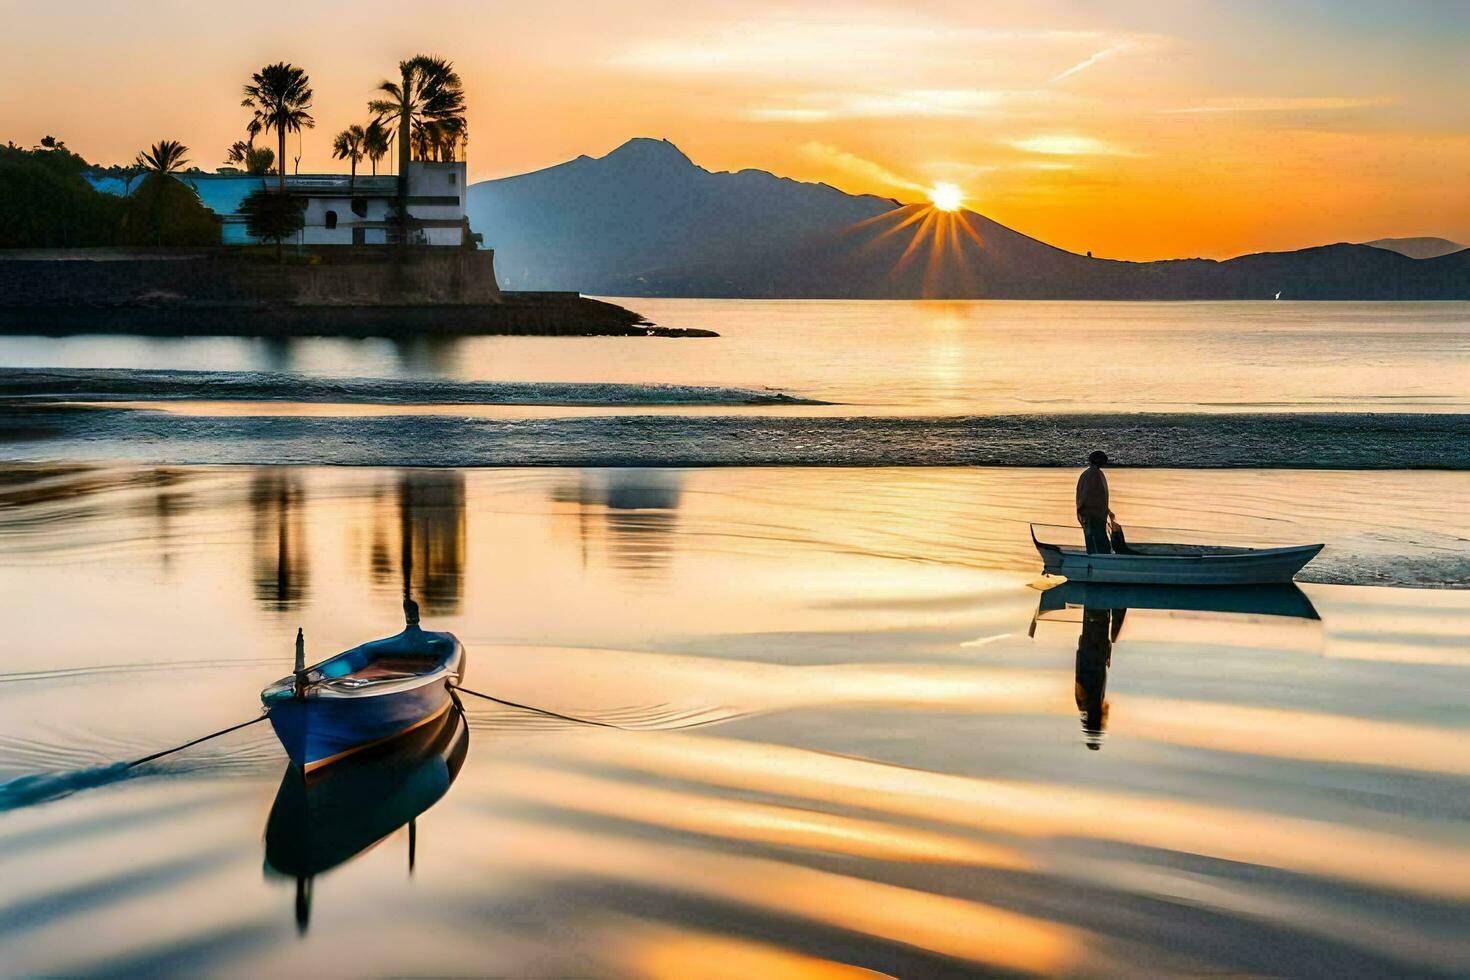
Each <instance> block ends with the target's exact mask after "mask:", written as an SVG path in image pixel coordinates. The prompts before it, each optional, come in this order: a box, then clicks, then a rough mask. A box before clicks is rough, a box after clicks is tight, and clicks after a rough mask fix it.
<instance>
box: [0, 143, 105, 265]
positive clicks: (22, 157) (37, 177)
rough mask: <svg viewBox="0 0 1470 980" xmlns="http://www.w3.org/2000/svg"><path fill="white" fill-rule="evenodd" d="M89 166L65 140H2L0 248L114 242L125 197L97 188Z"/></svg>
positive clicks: (73, 245) (62, 246)
mask: <svg viewBox="0 0 1470 980" xmlns="http://www.w3.org/2000/svg"><path fill="white" fill-rule="evenodd" d="M56 142H57V143H58V144H60V142H61V141H60V140H57V141H56ZM89 169H90V168H89V166H88V164H87V161H85V160H83V159H82V158H81V157H79V156H77V155H76V154H75V153H72V152H71V151H70V150H67V149H65V148H64V147H62V146H58V147H57V148H55V149H39V148H38V149H34V150H27V149H23V148H21V147H18V146H15V145H13V144H12V145H7V146H0V248H77V247H83V246H97V245H111V244H113V243H114V241H115V240H116V236H117V228H118V222H119V221H121V220H122V214H123V208H124V206H125V205H124V201H123V199H122V198H121V197H119V196H118V195H116V194H105V193H101V192H99V191H98V190H97V189H96V188H95V187H94V186H93V185H92V183H91V182H90V181H88V180H87V178H86V176H85V173H86V172H87V171H88V170H89Z"/></svg>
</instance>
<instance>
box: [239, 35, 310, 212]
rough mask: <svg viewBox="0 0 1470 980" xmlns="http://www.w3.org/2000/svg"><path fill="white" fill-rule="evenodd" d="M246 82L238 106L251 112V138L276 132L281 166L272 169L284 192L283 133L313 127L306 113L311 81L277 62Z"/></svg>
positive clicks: (308, 106)
mask: <svg viewBox="0 0 1470 980" xmlns="http://www.w3.org/2000/svg"><path fill="white" fill-rule="evenodd" d="M250 80H251V84H249V85H246V86H245V99H244V101H243V102H241V103H240V104H241V105H242V106H244V107H245V108H247V109H251V110H253V111H254V112H255V117H254V118H253V119H252V120H251V122H250V126H251V135H252V137H253V136H254V134H255V133H256V132H269V131H270V130H272V129H274V130H275V131H276V138H277V140H278V144H279V147H280V149H279V151H278V152H277V153H276V159H277V160H280V161H281V162H282V164H283V165H282V166H280V167H277V168H276V170H277V172H278V173H279V174H280V190H281V191H282V192H284V191H285V190H286V168H285V166H284V163H285V160H286V134H287V133H299V132H301V130H302V129H303V128H304V129H311V128H312V127H313V126H315V125H316V120H315V119H313V118H312V116H311V113H310V112H309V111H308V110H310V109H311V97H312V91H311V79H310V78H309V77H308V76H307V74H306V70H305V69H304V68H297V67H296V66H295V65H290V64H287V63H286V62H284V61H280V62H277V63H276V64H274V65H266V66H265V67H264V68H262V69H261V70H260V71H258V72H256V73H255V74H253V75H251V76H250Z"/></svg>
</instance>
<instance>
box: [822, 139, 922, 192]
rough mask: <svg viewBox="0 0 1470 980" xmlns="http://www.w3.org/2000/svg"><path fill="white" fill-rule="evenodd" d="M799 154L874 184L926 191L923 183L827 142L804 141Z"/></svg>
mask: <svg viewBox="0 0 1470 980" xmlns="http://www.w3.org/2000/svg"><path fill="white" fill-rule="evenodd" d="M801 155H802V156H804V157H806V158H807V159H808V160H811V161H813V162H814V163H820V164H824V165H826V166H828V167H832V168H834V169H836V170H841V171H843V172H844V173H847V174H850V175H852V176H854V177H858V178H861V179H863V180H867V181H871V182H873V183H876V184H882V185H885V186H887V187H893V188H898V189H901V190H906V191H919V192H921V193H922V192H924V191H926V188H925V186H924V185H923V184H921V183H919V182H917V181H914V180H910V179H909V178H907V177H905V176H903V175H902V174H897V173H894V172H893V171H892V170H889V169H888V168H887V167H885V166H883V165H882V164H881V163H875V162H873V161H872V160H867V159H864V158H863V157H860V156H858V155H857V154H855V153H849V152H847V151H846V150H841V149H838V148H837V147H835V146H831V145H829V144H827V143H816V142H812V143H805V144H803V145H802V147H801Z"/></svg>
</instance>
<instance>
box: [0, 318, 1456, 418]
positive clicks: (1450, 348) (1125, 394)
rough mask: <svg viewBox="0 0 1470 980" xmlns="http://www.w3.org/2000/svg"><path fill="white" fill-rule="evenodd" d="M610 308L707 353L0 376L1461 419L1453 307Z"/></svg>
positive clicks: (601, 345)
mask: <svg viewBox="0 0 1470 980" xmlns="http://www.w3.org/2000/svg"><path fill="white" fill-rule="evenodd" d="M627 303H628V305H629V306H630V307H632V308H634V309H637V310H638V311H639V312H641V313H643V314H644V315H645V316H648V317H650V318H651V319H653V320H655V321H656V322H658V323H660V324H663V325H665V326H676V327H708V328H713V329H715V330H717V331H719V332H720V333H721V335H722V336H721V337H719V338H717V339H711V340H697V341H682V340H680V341H650V342H647V343H639V342H628V341H627V340H624V339H618V338H609V339H571V338H531V337H482V338H468V339H437V340H420V341H412V342H402V343H394V342H389V341H375V340H327V339H309V340H297V341H270V340H249V339H243V338H217V337H210V338H192V339H177V338H136V337H133V338H129V337H70V338H40V337H5V338H0V365H5V366H10V367H22V366H30V367H107V368H187V369H207V370H263V371H288V372H301V373H305V374H316V375H332V376H357V377H403V376H411V377H434V378H454V379H462V380H490V381H577V382H594V383H596V382H623V383H637V384H693V385H731V386H739V387H752V388H758V387H771V388H776V389H780V390H782V391H785V392H787V393H789V394H792V395H796V396H802V397H807V398H815V399H821V400H823V401H832V402H841V403H843V404H844V405H846V406H849V408H848V409H847V411H850V412H851V413H852V414H862V415H886V414H910V415H914V414H917V415H933V414H989V413H1029V412H1039V413H1045V412H1072V411H1081V410H1086V411H1125V412H1126V411H1162V412H1198V411H1212V412H1213V411H1288V410H1290V411H1407V412H1465V411H1470V384H1467V382H1466V378H1467V377H1470V304H1467V303H1080V302H1077V303H1047V302H1002V301H994V302H875V301H854V302H830V301H764V302H760V301H732V300H717V301H709V300H666V299H638V300H629V301H627Z"/></svg>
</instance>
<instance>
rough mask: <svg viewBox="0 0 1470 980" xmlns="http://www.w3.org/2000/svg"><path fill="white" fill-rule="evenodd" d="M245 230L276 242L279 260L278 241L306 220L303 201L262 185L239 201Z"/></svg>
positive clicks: (262, 239) (284, 238) (299, 227)
mask: <svg viewBox="0 0 1470 980" xmlns="http://www.w3.org/2000/svg"><path fill="white" fill-rule="evenodd" d="M240 213H241V214H243V215H244V216H245V230H246V231H248V232H249V233H250V235H251V236H252V237H254V238H258V239H260V240H261V241H265V242H275V243H276V261H278V262H279V261H282V258H283V256H282V251H281V243H283V242H284V241H285V240H286V239H288V238H290V237H291V236H292V235H294V234H296V233H297V232H298V231H300V230H301V229H302V227H303V226H304V225H305V224H306V214H305V207H304V206H303V202H302V201H300V200H299V199H297V198H294V197H291V196H290V195H288V194H285V193H283V192H281V191H275V192H271V191H268V190H266V189H265V188H264V187H262V188H261V189H260V190H258V191H255V192H253V193H252V194H251V195H250V196H249V197H247V198H245V200H244V201H242V202H241V204H240Z"/></svg>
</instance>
